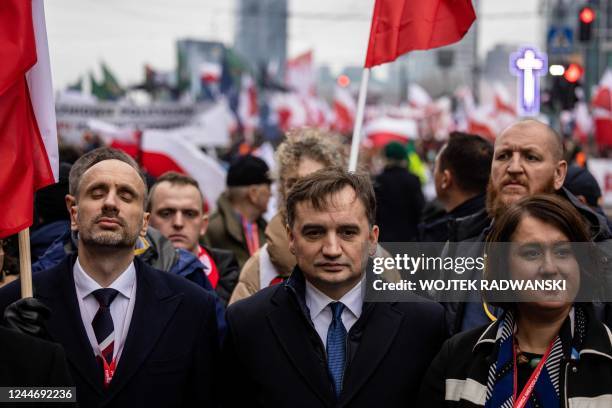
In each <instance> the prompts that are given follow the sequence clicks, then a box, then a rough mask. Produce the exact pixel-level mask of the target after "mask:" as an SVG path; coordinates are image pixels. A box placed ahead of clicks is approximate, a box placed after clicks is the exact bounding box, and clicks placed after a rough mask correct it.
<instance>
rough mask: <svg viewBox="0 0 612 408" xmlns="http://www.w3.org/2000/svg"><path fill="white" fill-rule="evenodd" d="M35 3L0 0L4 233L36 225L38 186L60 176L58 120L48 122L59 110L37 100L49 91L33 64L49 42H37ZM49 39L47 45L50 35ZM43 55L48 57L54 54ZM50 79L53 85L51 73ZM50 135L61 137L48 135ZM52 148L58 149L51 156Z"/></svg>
mask: <svg viewBox="0 0 612 408" xmlns="http://www.w3.org/2000/svg"><path fill="white" fill-rule="evenodd" d="M34 1H38V2H37V3H36V4H35V11H36V12H41V13H42V8H40V9H36V7H42V2H40V1H39V0H34ZM32 7H33V4H32V0H2V1H0V61H2V63H0V197H2V198H1V199H0V238H4V237H6V236H9V235H12V234H14V233H16V232H19V231H21V230H23V229H25V228H27V227H29V226H30V225H32V208H33V195H34V192H35V191H36V190H37V189H39V188H41V187H44V186H46V185H48V184H51V183H53V182H54V181H55V180H54V174H53V170H52V165H51V161H53V162H54V163H53V164H54V165H56V164H57V163H55V161H56V159H57V136H56V134H55V124H54V123H53V126H52V127H51V128H50V129H49V127H48V125H47V124H46V122H45V120H46V119H48V118H50V117H53V119H54V115H55V113H54V112H52V113H51V114H49V113H48V112H43V109H39V107H37V106H33V100H38V99H40V98H43V97H44V96H47V95H48V92H47V90H43V91H42V92H41V91H40V90H39V89H34V87H35V86H36V84H37V83H39V80H40V74H41V72H40V69H38V70H35V69H34V68H33V67H35V66H36V65H37V49H40V46H41V45H43V44H39V43H37V39H38V34H39V33H40V30H36V31H35V29H34V25H33V14H32ZM40 15H41V14H38V16H39V17H40ZM35 16H36V14H35ZM44 41H45V44H44V45H45V46H46V36H45V38H44ZM43 60H44V62H47V63H48V55H47V56H45V57H43ZM47 72H48V70H47ZM47 85H48V88H51V84H50V77H49V83H48V84H47ZM37 117H40V118H41V126H39V123H37V120H36V119H37ZM41 128H42V129H41ZM43 132H44V136H45V140H43V134H42V133H43ZM50 135H53V136H55V141H53V140H49V141H47V140H46V137H47V136H50ZM45 145H47V148H46V147H45ZM48 149H55V152H51V155H52V157H53V158H52V159H51V160H50V159H49V153H48Z"/></svg>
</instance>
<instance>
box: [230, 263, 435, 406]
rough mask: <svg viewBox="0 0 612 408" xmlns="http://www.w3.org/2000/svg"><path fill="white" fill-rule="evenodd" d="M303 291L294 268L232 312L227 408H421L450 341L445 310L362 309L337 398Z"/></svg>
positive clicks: (426, 306)
mask: <svg viewBox="0 0 612 408" xmlns="http://www.w3.org/2000/svg"><path fill="white" fill-rule="evenodd" d="M304 286H305V285H304V278H303V275H302V273H301V271H300V270H299V268H298V267H296V268H295V269H294V271H293V274H292V275H291V277H290V278H289V279H288V280H287V281H286V282H285V283H282V284H278V285H276V286H272V287H268V288H265V289H262V290H261V291H259V292H257V293H256V294H254V295H253V296H250V297H248V298H246V299H243V300H241V301H239V302H236V303H234V304H232V305H230V306H229V308H228V309H227V323H228V333H227V335H226V338H225V342H224V346H223V350H222V353H223V362H224V363H223V367H222V368H223V370H224V375H223V377H224V378H230V379H231V380H230V381H227V382H224V383H223V384H222V387H226V389H224V393H223V396H224V400H223V405H224V407H228V408H230V407H231V408H242V407H262V408H264V407H266V408H267V407H275V408H282V407H286V408H332V407H335V408H339V407H350V408H370V407H385V408H395V407H397V408H406V407H415V406H416V398H417V394H418V390H419V386H420V383H421V380H422V378H423V377H424V375H425V371H426V370H427V368H428V367H429V364H430V363H431V361H432V360H433V358H434V357H435V355H436V354H437V352H438V350H439V349H440V346H441V344H442V342H443V341H444V339H445V335H446V328H445V320H444V310H443V308H442V307H441V306H440V305H439V304H437V303H433V302H430V301H425V300H424V299H423V301H422V302H407V303H383V302H379V303H364V304H363V311H362V314H361V317H360V318H359V319H358V320H357V322H356V323H355V324H354V325H353V327H352V328H351V330H350V331H349V332H348V335H347V347H348V348H347V366H346V370H345V373H344V386H343V389H342V393H341V395H340V398H339V399H338V400H337V399H336V397H335V395H334V391H333V388H332V381H331V378H330V376H329V373H328V370H327V356H326V352H325V349H324V345H323V342H322V341H321V339H320V338H319V335H318V334H317V332H316V331H315V328H314V326H313V323H312V321H311V319H310V315H309V311H308V309H307V307H306V305H305V303H304V293H305V292H304V290H305V288H304ZM414 300H420V299H418V298H416V297H415V299H414ZM236 390H239V392H236Z"/></svg>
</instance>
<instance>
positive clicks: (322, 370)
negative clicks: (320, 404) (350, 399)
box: [268, 288, 335, 403]
mask: <svg viewBox="0 0 612 408" xmlns="http://www.w3.org/2000/svg"><path fill="white" fill-rule="evenodd" d="M282 289H283V288H279V290H278V291H277V292H276V296H288V294H286V293H282V292H284V290H282ZM291 301H292V299H287V298H285V299H283V302H282V304H279V305H278V307H277V308H276V309H275V310H274V311H273V312H272V313H270V314H269V315H268V322H269V323H270V327H271V328H272V331H273V333H274V335H275V336H276V338H277V339H278V341H279V342H280V344H281V346H282V348H283V351H284V352H285V354H286V355H287V358H288V359H289V360H290V361H291V363H292V364H293V366H294V368H295V369H296V370H297V371H298V372H299V373H300V375H301V376H302V377H303V379H304V382H305V383H306V384H308V386H309V387H310V388H311V389H312V390H313V391H314V393H315V394H317V395H318V396H319V398H321V400H322V401H324V402H325V403H328V402H329V401H334V400H335V396H334V394H333V390H332V383H331V381H330V380H329V375H328V373H327V368H326V365H325V358H324V357H323V360H322V357H321V356H320V355H319V354H317V352H316V349H315V347H316V346H315V344H316V342H317V341H320V340H319V337H318V335H317V334H316V332H315V331H314V329H310V328H309V327H308V326H307V324H305V322H304V320H303V319H304V318H305V317H304V316H300V314H299V312H297V311H296V310H295V308H294V307H291V306H292V305H288V304H287V302H291ZM313 336H316V337H313Z"/></svg>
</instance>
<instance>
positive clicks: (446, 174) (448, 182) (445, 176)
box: [442, 169, 453, 190]
mask: <svg viewBox="0 0 612 408" xmlns="http://www.w3.org/2000/svg"><path fill="white" fill-rule="evenodd" d="M452 185H453V173H451V172H450V171H449V170H448V169H446V170H444V171H443V172H442V188H443V189H445V190H446V189H448V188H450V187H451V186H452Z"/></svg>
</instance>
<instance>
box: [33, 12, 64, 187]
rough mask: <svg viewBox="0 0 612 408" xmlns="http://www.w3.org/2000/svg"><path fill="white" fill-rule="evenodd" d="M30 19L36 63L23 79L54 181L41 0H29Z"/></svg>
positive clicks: (56, 160)
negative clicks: (26, 85)
mask: <svg viewBox="0 0 612 408" xmlns="http://www.w3.org/2000/svg"><path fill="white" fill-rule="evenodd" d="M32 21H33V23H34V36H35V38H36V56H37V60H36V64H35V65H34V66H33V67H32V68H31V69H30V70H29V71H28V72H27V74H26V79H27V81H28V89H29V91H30V99H31V101H32V108H33V110H34V116H35V117H36V123H37V124H38V130H39V131H40V135H41V137H42V140H43V143H44V145H45V150H46V152H47V157H48V159H49V165H50V166H51V170H52V171H53V177H54V178H55V181H56V182H57V181H58V177H59V174H58V173H59V153H58V147H57V124H56V120H55V102H54V100H55V99H54V95H53V84H52V83H51V63H50V60H49V46H48V45H47V30H46V25H45V9H44V5H43V0H32Z"/></svg>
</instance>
